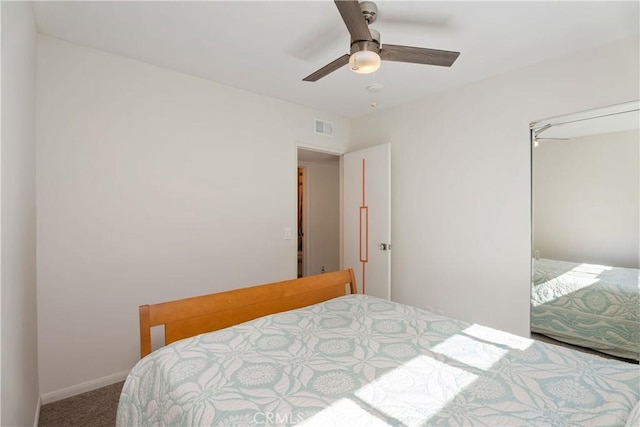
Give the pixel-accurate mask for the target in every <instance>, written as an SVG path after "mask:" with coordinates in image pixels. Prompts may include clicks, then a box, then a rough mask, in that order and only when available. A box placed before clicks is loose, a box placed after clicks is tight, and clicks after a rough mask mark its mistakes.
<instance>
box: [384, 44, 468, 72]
mask: <svg viewBox="0 0 640 427" xmlns="http://www.w3.org/2000/svg"><path fill="white" fill-rule="evenodd" d="M458 55H460V52H451V51H448V50H438V49H426V48H423V47H412V46H398V45H394V44H383V45H382V48H381V49H380V58H382V59H383V60H385V61H397V62H412V63H414V64H427V65H439V66H442V67H450V66H451V65H452V64H453V63H454V61H455V60H456V59H457V58H458Z"/></svg>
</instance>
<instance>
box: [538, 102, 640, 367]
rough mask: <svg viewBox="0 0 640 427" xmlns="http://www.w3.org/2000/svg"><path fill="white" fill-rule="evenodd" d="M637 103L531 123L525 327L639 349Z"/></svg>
mask: <svg viewBox="0 0 640 427" xmlns="http://www.w3.org/2000/svg"><path fill="white" fill-rule="evenodd" d="M639 107H640V102H638V101H634V102H629V103H625V104H618V105H613V106H608V107H603V108H599V109H596V110H590V111H585V112H580V113H575V114H569V115H566V116H560V117H554V118H550V119H545V120H541V121H538V122H535V123H533V124H532V125H531V143H532V187H533V189H532V197H533V200H532V209H533V212H532V218H533V224H532V230H533V239H532V241H533V247H532V262H533V264H532V271H533V274H532V292H531V299H532V300H531V330H532V332H534V333H537V334H543V335H544V336H546V337H550V338H552V339H554V340H557V341H560V342H563V343H568V344H572V345H577V346H581V347H585V348H588V349H592V350H596V351H598V352H603V353H606V354H609V355H614V356H617V357H621V358H625V359H631V360H638V359H639V353H640V321H639V317H640V316H639V311H640V302H639V299H638V292H639V274H638V271H639V270H638V268H639V267H640V134H639V128H640V111H639Z"/></svg>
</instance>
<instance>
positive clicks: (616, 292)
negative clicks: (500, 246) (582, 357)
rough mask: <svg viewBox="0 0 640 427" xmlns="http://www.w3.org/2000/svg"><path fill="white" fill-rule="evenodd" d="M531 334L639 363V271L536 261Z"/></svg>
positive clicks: (532, 295)
mask: <svg viewBox="0 0 640 427" xmlns="http://www.w3.org/2000/svg"><path fill="white" fill-rule="evenodd" d="M533 270H534V278H533V286H532V288H531V289H532V290H531V331H532V332H535V333H540V334H544V335H546V336H549V337H551V338H553V339H555V340H558V341H562V342H566V343H569V344H574V345H579V346H582V347H587V348H591V349H594V350H597V351H600V352H603V353H607V354H612V355H614V356H618V357H623V358H627V359H633V360H639V359H640V298H639V293H640V281H639V274H638V273H639V271H638V269H633V268H620V267H611V266H603V265H594V264H584V263H575V262H567V261H558V260H552V259H545V258H540V259H537V260H534V269H533Z"/></svg>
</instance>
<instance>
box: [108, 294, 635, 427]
mask: <svg viewBox="0 0 640 427" xmlns="http://www.w3.org/2000/svg"><path fill="white" fill-rule="evenodd" d="M639 385H640V372H639V371H638V367H637V366H635V365H632V364H628V363H625V362H620V361H616V360H609V359H604V358H601V357H598V356H593V355H589V354H583V353H579V352H576V351H572V350H569V349H566V348H562V347H559V346H554V345H550V344H545V343H542V342H536V341H533V340H530V339H526V338H522V337H518V336H515V335H512V334H508V333H505V332H500V331H497V330H495V329H491V328H487V327H483V326H480V325H476V324H470V323H466V322H463V321H459V320H454V319H451V318H447V317H444V316H439V315H435V314H432V313H429V312H426V311H423V310H419V309H416V308H413V307H410V306H406V305H402V304H398V303H394V302H390V301H387V300H381V299H377V298H374V297H369V296H365V295H348V296H344V297H340V298H336V299H332V300H329V301H326V302H324V303H320V304H315V305H312V306H309V307H305V308H302V309H298V310H293V311H288V312H284V313H279V314H274V315H270V316H266V317H262V318H259V319H256V320H253V321H250V322H247V323H243V324H240V325H237V326H233V327H231V328H227V329H223V330H220V331H216V332H212V333H207V334H202V335H198V336H196V337H192V338H188V339H185V340H182V341H178V342H175V343H173V344H171V345H168V346H166V347H163V348H161V349H159V350H156V351H155V352H153V353H151V354H150V355H148V356H147V357H145V358H144V359H142V360H140V361H139V362H138V363H137V365H136V366H135V367H134V368H133V369H132V371H131V372H130V374H129V375H128V377H127V380H126V382H125V385H124V388H123V391H122V395H121V398H120V402H119V406H118V415H117V425H118V426H121V427H122V426H134V425H135V426H138V425H141V426H145V425H157V426H168V425H174V426H175V425H182V426H187V425H188V426H195V425H198V426H245V425H310V426H315V425H317V426H328V425H348V426H350V427H352V426H376V425H379V426H382V425H408V426H412V425H425V424H426V425H485V426H488V425H490V426H496V425H509V426H514V425H527V426H533V425H540V426H549V425H576V426H577V425H580V426H584V425H608V426H614V425H625V423H626V422H627V420H628V418H629V416H630V414H631V413H632V411H633V408H634V405H636V404H637V402H638V400H639V398H640V388H639Z"/></svg>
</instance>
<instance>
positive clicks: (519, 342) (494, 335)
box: [462, 324, 533, 350]
mask: <svg viewBox="0 0 640 427" xmlns="http://www.w3.org/2000/svg"><path fill="white" fill-rule="evenodd" d="M462 333H464V334H466V335H470V336H472V337H475V338H479V339H481V340H484V341H490V342H492V343H495V344H500V345H504V346H507V347H509V348H513V349H516V350H526V349H527V348H529V347H530V346H531V344H533V340H532V339H530V338H523V337H520V336H518V335H513V334H509V333H506V332H502V331H498V330H497V329H493V328H488V327H486V326H481V325H477V324H474V325H471V326H469V327H468V328H467V329H465V330H464V331H462Z"/></svg>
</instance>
